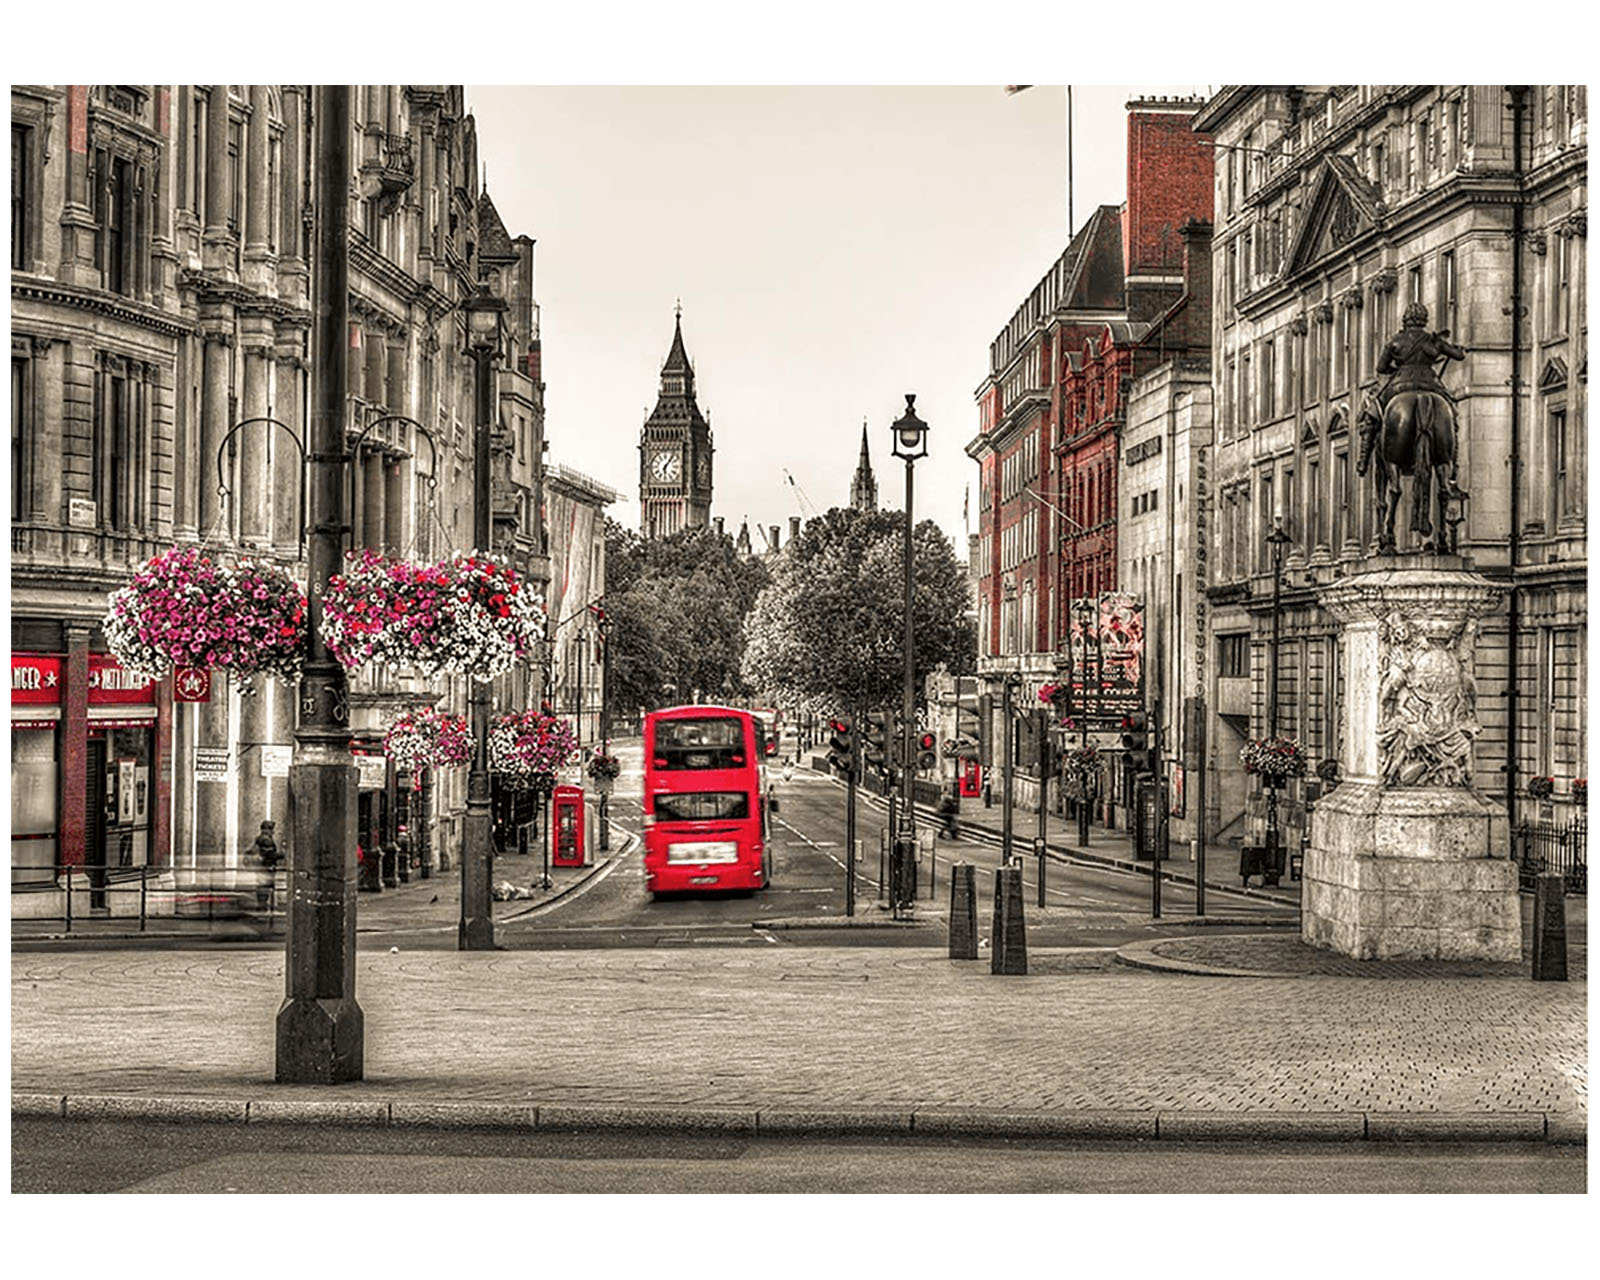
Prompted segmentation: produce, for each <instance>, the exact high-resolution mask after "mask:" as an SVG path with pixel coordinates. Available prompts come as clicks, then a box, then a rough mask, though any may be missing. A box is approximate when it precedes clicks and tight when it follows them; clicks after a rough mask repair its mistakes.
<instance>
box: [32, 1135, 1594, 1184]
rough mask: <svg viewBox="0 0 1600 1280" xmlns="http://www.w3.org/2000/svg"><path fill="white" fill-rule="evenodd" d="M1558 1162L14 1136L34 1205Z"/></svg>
mask: <svg viewBox="0 0 1600 1280" xmlns="http://www.w3.org/2000/svg"><path fill="white" fill-rule="evenodd" d="M1585 1156H1586V1149H1585V1148H1583V1147H1560V1146H1549V1145H1546V1144H1542V1143H1541V1144H1531V1145H1522V1144H1510V1143H1494V1144H1483V1145H1462V1144H1452V1145H1447V1146H1436V1145H1432V1144H1421V1143H1418V1144H1406V1143H1394V1144H1381V1143H1341V1144H1337V1145H1332V1144H1320V1143H1277V1144H1249V1145H1242V1144H1241V1145H1233V1144H1226V1143H1211V1144H1204V1143H1194V1144H1180V1143H1168V1142H1162V1143H1151V1144H1143V1145H1140V1144H1118V1145H1112V1144H1073V1145H1061V1144H1047V1143H1028V1142H1019V1141H1013V1142H990V1143H982V1142H960V1143H957V1142H948V1141H945V1142H931V1141H918V1140H914V1139H908V1138H896V1139H862V1140H851V1141H844V1140H823V1139H809V1140H794V1141H780V1140H775V1139H770V1138H766V1139H745V1138H729V1137H715V1136H704V1137H690V1136H683V1135H667V1134H649V1133H639V1134H617V1133H608V1134H603V1135H590V1134H538V1133H533V1134H507V1133H499V1132H486V1131H446V1130H410V1131H398V1130H366V1129H338V1128H326V1127H290V1126H281V1127H275V1126H267V1125H260V1126H239V1125H204V1124H190V1125H160V1124H133V1123H125V1122H117V1121H106V1122H83V1121H61V1120H35V1119H27V1118H22V1119H17V1120H15V1121H13V1123H12V1129H11V1189H12V1191H13V1192H19V1193H23V1194H28V1193H35V1192H51V1193H59V1192H166V1193H175V1192H217V1193H318V1192H349V1191H352V1190H359V1191H362V1192H366V1193H382V1192H466V1193H476V1192H494V1193H517V1192H541V1193H568V1192H580V1193H629V1192H638V1193H645V1192H650V1193H667V1192H696V1193H728V1192H760V1193H775V1192H800V1193H808V1192H906V1193H911V1192H925V1193H962V1192H981V1193H1005V1192H1028V1193H1039V1192H1046V1193H1067V1192H1121V1193H1130V1192H1135V1193H1136V1192H1160V1193H1169V1194H1175V1193H1182V1192H1194V1191H1206V1192H1252V1193H1267V1192H1273V1193H1300V1192H1321V1193H1336V1192H1408V1193H1425V1192H1431V1193H1451V1194H1454V1193H1466V1194H1479V1193H1504V1192H1515V1193H1526V1192H1546V1193H1548V1192H1559V1193H1572V1194H1581V1193H1582V1192H1584V1190H1585V1189H1586V1181H1585V1178H1586V1174H1585Z"/></svg>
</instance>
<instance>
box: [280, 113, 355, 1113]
mask: <svg viewBox="0 0 1600 1280" xmlns="http://www.w3.org/2000/svg"><path fill="white" fill-rule="evenodd" d="M316 121H317V139H316V200H315V201H314V206H313V207H314V208H315V209H316V211H317V212H316V240H315V244H316V268H315V270H316V295H315V296H316V298H317V307H316V312H315V315H314V316H313V320H312V330H311V340H312V352H313V355H314V356H315V360H314V361H313V363H312V366H311V368H312V375H311V403H310V406H309V407H310V414H309V417H308V419H307V422H306V443H307V446H308V448H307V450H306V452H307V455H308V458H309V465H308V466H307V468H306V486H305V488H306V493H305V497H306V502H307V506H308V509H309V512H308V513H309V524H310V527H309V530H308V542H307V547H306V560H307V582H308V587H309V590H308V591H307V593H306V594H307V596H308V597H309V606H308V611H309V619H308V630H309V632H310V639H309V648H308V651H307V654H306V661H305V666H304V669H303V672H302V674H301V678H300V690H299V694H300V708H299V711H300V716H299V723H298V725H297V727H296V729H295V732H294V738H295V746H294V763H293V764H292V766H291V767H290V771H289V787H290V792H291V794H292V795H293V796H294V800H295V804H294V808H293V813H294V857H293V860H292V862H291V864H290V868H289V930H288V939H287V941H286V943H285V948H286V954H285V958H284V987H285V998H284V1002H283V1005H282V1007H281V1008H280V1009H279V1010H278V1019H277V1024H276V1028H275V1031H276V1049H277V1055H276V1067H277V1071H276V1075H277V1080H278V1082H279V1083H280V1084H343V1083H345V1082H347V1081H350V1080H359V1079H361V1077H362V1071H363V1053H364V1045H365V1023H364V1019H363V1016H362V1012H361V1006H360V1005H359V1004H357V1003H356V912H355V894H354V883H353V882H354V877H355V851H356V789H357V788H356V781H357V780H356V768H355V765H354V764H353V763H352V761H351V759H350V711H349V708H350V689H349V685H348V683H347V682H346V679H345V673H344V668H343V667H342V666H340V664H339V661H338V659H336V658H335V657H334V656H333V655H332V653H331V652H330V651H329V650H328V646H327V643H326V642H325V641H324V640H323V639H322V597H323V593H324V591H325V590H326V588H327V585H328V581H329V579H330V578H332V577H333V575H334V574H336V573H338V572H339V567H340V562H341V560H342V557H343V552H344V548H343V546H342V541H343V537H344V533H343V530H344V524H345V520H346V519H347V517H348V512H347V511H346V510H345V506H344V483H343V470H342V468H343V466H344V465H345V463H346V461H347V454H346V453H345V448H344V422H345V400H344V396H345V369H346V366H347V362H348V360H349V335H348V332H347V329H348V318H349V306H350V224H349V203H348V201H347V200H346V198H345V196H346V192H347V191H348V189H349V186H350V86H349V85H322V86H320V87H318V89H317V90H316Z"/></svg>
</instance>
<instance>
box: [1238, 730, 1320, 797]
mask: <svg viewBox="0 0 1600 1280" xmlns="http://www.w3.org/2000/svg"><path fill="white" fill-rule="evenodd" d="M1239 763H1241V764H1242V765H1244V771H1245V772H1246V773H1259V774H1260V775H1261V777H1262V779H1263V780H1264V781H1265V782H1266V783H1267V784H1268V785H1269V786H1276V785H1278V784H1279V783H1281V782H1283V781H1284V780H1286V779H1288V778H1299V777H1303V776H1304V775H1305V771H1306V753H1305V751H1304V750H1303V749H1302V748H1301V746H1300V744H1299V742H1297V741H1296V740H1295V739H1293V738H1281V737H1280V738H1258V739H1256V740H1254V741H1251V742H1247V743H1245V744H1244V746H1243V747H1242V748H1241V749H1240V751H1239Z"/></svg>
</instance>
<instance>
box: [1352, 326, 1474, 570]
mask: <svg viewBox="0 0 1600 1280" xmlns="http://www.w3.org/2000/svg"><path fill="white" fill-rule="evenodd" d="M1401 325H1402V328H1401V330H1400V332H1399V333H1397V334H1395V336H1394V337H1393V338H1391V339H1390V340H1389V342H1388V344H1387V345H1386V346H1385V347H1384V348H1383V354H1382V355H1380V356H1379V357H1378V372H1379V373H1381V374H1388V375H1389V381H1388V382H1387V383H1385V384H1384V385H1383V386H1382V387H1380V388H1379V389H1378V390H1377V391H1376V392H1373V391H1368V392H1367V393H1366V394H1365V395H1364V396H1363V397H1362V400H1361V409H1360V411H1359V413H1358V414H1357V418H1356V420H1357V423H1358V425H1359V427H1360V432H1361V453H1360V456H1359V457H1358V458H1357V460H1356V474H1357V475H1360V476H1364V475H1366V474H1367V468H1368V467H1369V466H1370V465H1371V463H1372V461H1373V456H1374V454H1376V457H1377V464H1378V465H1377V475H1376V478H1375V486H1376V491H1377V501H1378V554H1379V555H1393V554H1394V551H1395V545H1394V518H1395V512H1396V511H1397V510H1398V508H1399V506H1400V478H1401V476H1403V475H1404V474H1406V473H1407V472H1409V473H1410V475H1411V528H1412V529H1413V530H1414V531H1415V532H1416V533H1418V534H1419V535H1420V536H1421V537H1422V538H1423V544H1422V549H1423V550H1424V551H1426V552H1433V553H1436V554H1454V552H1455V549H1456V547H1455V542H1456V530H1455V527H1454V526H1453V525H1451V524H1449V523H1447V521H1446V519H1445V513H1446V504H1447V503H1448V501H1449V500H1450V499H1452V498H1464V497H1465V496H1466V493H1465V491H1464V490H1463V489H1462V488H1461V487H1460V486H1459V485H1458V484H1457V482H1456V413H1455V401H1454V399H1453V398H1452V397H1451V395H1450V393H1449V392H1448V391H1447V390H1445V385H1444V383H1443V381H1442V380H1441V379H1440V377H1439V374H1440V371H1441V370H1442V369H1443V367H1444V366H1445V365H1447V364H1448V363H1449V362H1450V361H1451V360H1465V359H1466V357H1467V353H1466V351H1465V350H1463V349H1462V348H1461V347H1458V346H1457V345H1456V344H1455V343H1453V342H1451V341H1450V335H1449V331H1448V330H1440V331H1439V332H1437V333H1430V332H1429V331H1428V308H1427V307H1425V306H1423V305H1422V303H1420V302H1413V303H1412V304H1411V305H1410V306H1408V307H1407V308H1406V309H1405V313H1404V315H1403V316H1402V317H1401ZM1436 365H1437V366H1438V368H1436V367H1435V366H1436Z"/></svg>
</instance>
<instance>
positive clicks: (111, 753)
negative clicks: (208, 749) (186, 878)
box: [11, 653, 171, 908]
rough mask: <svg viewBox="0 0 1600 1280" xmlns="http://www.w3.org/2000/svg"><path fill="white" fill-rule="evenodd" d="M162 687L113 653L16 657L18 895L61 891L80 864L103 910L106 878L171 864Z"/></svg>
mask: <svg viewBox="0 0 1600 1280" xmlns="http://www.w3.org/2000/svg"><path fill="white" fill-rule="evenodd" d="M73 658H76V661H73V660H72V659H73ZM75 671H76V672H77V673H78V675H77V677H76V679H75V678H74V672H75ZM162 691H163V686H162V682H158V681H154V680H150V679H147V678H144V677H140V676H135V675H133V674H132V673H130V672H128V671H125V670H124V669H123V668H122V666H121V665H120V664H119V663H118V662H117V661H116V659H115V658H113V657H111V656H110V655H109V654H103V653H79V654H76V655H68V654H59V653H13V654H12V657H11V885H12V889H13V890H14V891H15V890H28V889H42V888H51V887H54V886H55V885H56V884H57V883H58V881H59V878H60V877H61V875H62V873H63V870H64V868H66V867H72V868H74V869H79V868H81V869H82V871H83V872H85V873H86V874H87V878H88V883H89V885H90V887H91V889H92V890H94V891H95V892H94V898H93V900H92V902H91V906H92V907H95V908H99V907H103V906H105V901H104V891H105V889H106V886H107V884H108V883H109V882H110V881H113V880H115V879H118V878H123V877H133V878H137V877H138V876H139V875H141V874H142V872H141V870H140V869H141V868H144V867H154V866H164V865H165V864H166V863H167V862H168V861H169V852H168V849H167V847H166V846H167V844H168V843H169V842H170V839H171V836H170V830H169V827H168V824H167V823H166V822H164V821H163V820H162V817H161V814H162V797H163V796H164V795H165V794H167V791H168V788H167V787H166V786H165V785H164V783H163V767H162V761H163V758H164V756H165V755H166V754H167V750H166V749H164V747H163V742H164V740H165V739H166V738H167V737H168V736H169V735H170V727H169V726H170V710H168V711H167V712H166V713H165V714H164V713H163V710H162V702H161V698H162Z"/></svg>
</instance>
